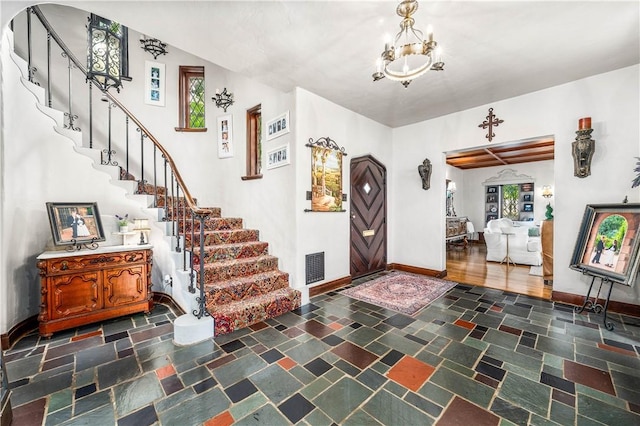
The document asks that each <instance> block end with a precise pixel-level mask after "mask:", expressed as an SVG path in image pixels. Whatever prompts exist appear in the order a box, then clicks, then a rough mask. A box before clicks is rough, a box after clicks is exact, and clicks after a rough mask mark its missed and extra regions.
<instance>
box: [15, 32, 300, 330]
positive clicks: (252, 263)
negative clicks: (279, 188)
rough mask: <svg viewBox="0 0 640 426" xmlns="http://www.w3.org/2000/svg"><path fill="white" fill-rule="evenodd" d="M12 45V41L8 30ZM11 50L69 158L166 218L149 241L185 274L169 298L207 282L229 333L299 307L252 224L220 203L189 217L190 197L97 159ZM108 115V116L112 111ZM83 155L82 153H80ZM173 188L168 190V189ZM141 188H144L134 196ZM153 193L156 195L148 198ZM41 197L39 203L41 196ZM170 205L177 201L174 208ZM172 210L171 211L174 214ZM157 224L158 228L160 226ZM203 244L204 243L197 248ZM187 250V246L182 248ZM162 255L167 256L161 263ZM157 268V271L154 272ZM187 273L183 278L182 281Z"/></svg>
mask: <svg viewBox="0 0 640 426" xmlns="http://www.w3.org/2000/svg"><path fill="white" fill-rule="evenodd" d="M49 29H50V28H49ZM52 34H53V35H54V36H53V38H54V40H56V42H57V35H55V32H54V31H52ZM58 44H60V43H58ZM10 45H11V46H13V36H12V35H11V41H10ZM65 52H67V51H65ZM67 54H68V52H67ZM12 57H13V58H15V59H14V62H15V63H16V65H17V66H18V68H19V70H20V74H21V75H22V77H23V84H24V85H25V87H26V88H27V89H28V90H29V91H31V92H33V94H34V95H36V98H37V100H36V102H37V104H38V107H37V108H38V109H39V110H40V112H42V113H43V114H45V115H48V116H51V117H52V118H54V117H55V118H54V120H55V121H56V125H55V126H54V130H52V131H55V132H57V133H58V134H61V135H63V136H65V137H66V138H68V139H70V140H71V141H73V145H74V148H73V150H74V151H75V153H74V154H73V157H68V158H67V161H79V162H81V163H82V162H84V164H86V163H87V160H86V157H89V158H91V159H92V161H93V170H86V171H85V173H91V174H93V173H96V174H99V175H100V176H102V177H104V175H103V173H107V174H108V175H109V176H111V177H112V178H113V180H111V181H109V182H108V183H106V186H109V187H110V186H113V187H117V188H119V189H122V188H125V190H126V191H127V194H124V193H122V192H121V191H117V190H115V191H111V190H106V191H104V192H105V193H108V194H109V197H111V198H112V199H113V198H116V197H122V198H123V200H122V201H121V202H118V201H116V202H114V204H121V205H126V206H128V207H130V206H131V205H132V203H133V204H134V205H135V204H138V203H139V204H138V205H139V206H140V208H141V209H142V211H144V212H145V213H147V214H149V215H150V217H153V219H154V220H156V221H158V222H159V223H160V225H161V224H162V223H163V222H164V223H166V224H167V226H165V227H164V229H165V231H166V237H163V238H159V239H157V240H156V241H157V242H154V245H155V246H156V247H155V248H154V252H155V251H158V253H160V252H162V253H167V254H168V253H169V252H170V251H171V250H173V254H172V255H171V256H168V257H167V256H157V257H156V256H154V270H156V272H160V274H159V275H160V276H163V275H164V274H169V275H171V276H174V277H176V276H177V277H178V279H179V280H180V281H182V282H181V283H180V284H179V285H176V283H174V287H173V289H171V290H169V291H171V292H173V295H174V299H176V294H177V292H180V294H181V295H183V294H188V296H187V299H182V301H183V303H186V304H189V303H191V300H192V299H195V296H196V295H191V294H189V293H188V292H187V289H186V287H187V285H188V284H189V281H190V282H191V283H192V284H193V286H194V287H196V289H197V290H196V293H197V292H199V291H198V290H200V286H203V287H204V299H205V307H206V310H207V311H208V313H209V314H210V315H211V316H212V317H213V319H214V325H215V329H214V330H213V331H214V335H220V334H226V333H231V332H233V331H235V330H238V329H241V328H244V327H248V326H250V325H252V324H255V323H258V322H261V321H265V320H267V319H269V318H273V317H276V316H278V315H281V314H284V313H286V312H288V311H291V310H293V309H297V308H298V307H300V303H301V294H300V292H299V291H297V290H295V289H292V288H290V287H289V275H288V274H287V273H285V272H282V271H280V270H279V269H278V259H277V258H276V257H274V256H271V255H269V253H268V243H266V242H261V241H259V233H258V231H257V230H250V229H245V228H243V221H242V219H240V218H223V217H221V211H220V209H219V208H207V209H206V211H207V212H210V214H209V215H208V216H206V218H205V219H204V221H203V222H200V221H199V220H194V221H192V220H191V217H192V216H191V215H192V214H193V213H192V212H195V211H198V209H200V208H199V207H194V203H196V200H195V199H193V198H189V199H188V200H187V199H186V198H184V197H175V198H174V197H172V196H169V195H168V194H167V189H166V186H160V184H157V185H158V186H154V185H150V184H140V183H136V182H135V181H136V179H135V177H134V176H133V175H131V174H129V173H127V172H126V171H124V170H123V169H122V168H120V167H119V166H117V165H109V164H107V165H105V164H104V163H102V162H101V155H100V153H101V151H102V152H105V150H104V149H103V150H101V149H100V148H93V149H92V148H86V147H83V146H82V136H81V132H77V131H71V130H68V129H65V128H64V127H65V126H64V121H63V112H61V111H57V110H55V109H52V108H47V107H42V106H41V105H44V104H45V90H44V87H40V86H37V85H35V84H33V83H32V82H30V81H28V79H27V78H28V68H29V67H28V64H27V63H26V62H25V61H24V60H23V59H22V58H19V57H18V56H17V55H16V54H15V52H12ZM68 57H69V58H72V55H71V54H68ZM74 62H76V67H75V68H76V69H80V70H82V65H81V64H80V63H79V62H77V61H74ZM83 72H84V71H83ZM104 95H105V96H108V97H109V99H110V100H111V102H117V100H116V98H113V96H112V95H111V94H109V93H106V92H105V93H104ZM119 109H120V110H121V111H125V113H126V114H127V116H128V117H129V118H130V119H131V120H132V121H133V122H134V123H135V124H136V125H137V127H138V131H140V132H141V134H142V133H144V134H145V135H146V136H148V140H151V141H152V142H153V143H154V144H156V146H155V147H156V148H158V149H159V150H161V151H162V154H163V155H164V157H163V158H166V159H167V160H166V161H168V163H169V164H170V166H171V167H174V166H173V164H174V163H173V160H171V158H170V156H169V153H167V152H166V151H164V148H162V147H161V145H159V143H158V142H157V141H156V139H155V137H153V136H152V135H151V134H150V133H149V132H148V130H147V129H146V128H144V126H143V125H142V123H139V121H138V120H137V119H136V118H135V117H134V116H133V115H131V114H130V113H129V112H128V111H127V110H126V109H125V108H124V106H122V105H121V104H119ZM95 119H96V118H95V117H94V120H95ZM110 122H111V117H110V116H109V123H110ZM109 146H110V145H109ZM109 149H110V148H109ZM83 156H84V157H85V158H82V157H83ZM101 163H102V164H101ZM127 164H128V162H127ZM166 164H167V163H165V167H166ZM170 173H171V182H172V183H171V185H173V182H174V179H173V178H174V177H175V181H176V182H177V184H178V185H180V186H181V188H180V190H181V193H182V194H183V195H184V194H185V192H187V193H188V191H186V188H185V187H184V186H183V182H182V181H181V178H180V176H179V173H178V172H177V170H174V169H171V170H170ZM141 174H144V173H141ZM85 176H86V175H85ZM165 179H166V169H165ZM103 181H104V179H103ZM71 189H72V188H70V190H71ZM105 189H106V187H105ZM170 193H173V192H172V191H170ZM113 194H118V195H113ZM121 194H122V195H121ZM138 194H142V195H141V196H137V195H138ZM134 195H136V196H134ZM189 197H190V195H189ZM125 199H126V200H125ZM152 199H153V201H151V200H152ZM134 200H135V201H134ZM150 203H151V205H150ZM42 205H43V206H44V202H43V203H42ZM174 206H178V208H175V207H174ZM157 209H160V210H164V214H162V213H161V214H160V215H159V217H158V211H157ZM200 210H204V209H200ZM174 211H175V213H176V215H175V216H174V214H173V213H174ZM185 215H186V216H185ZM201 223H202V226H203V227H204V232H203V235H204V240H203V241H202V242H203V243H204V244H203V245H201V241H200V227H201ZM159 227H160V228H163V227H162V226H159ZM192 228H193V229H192ZM201 247H203V248H202V249H201ZM185 251H186V253H184V252H185ZM185 255H186V262H185V263H186V265H185V266H183V262H182V259H183V256H185ZM159 262H164V263H163V264H159ZM201 262H202V264H203V265H204V274H203V277H202V278H203V280H201V279H200V278H201V277H200V272H199V271H200V265H201ZM165 263H166V264H165ZM178 265H179V266H178ZM190 266H191V267H192V268H193V269H191V271H193V272H191V271H190V270H189V267H190ZM180 272H182V274H180ZM156 275H158V274H157V273H156ZM185 281H186V284H185V283H184V282H185ZM201 283H202V284H201ZM156 284H158V283H156ZM183 284H184V285H183ZM176 300H177V299H176ZM184 300H186V302H184ZM182 307H183V308H185V310H187V311H188V312H187V313H188V315H192V313H191V312H190V310H191V308H192V307H191V306H182Z"/></svg>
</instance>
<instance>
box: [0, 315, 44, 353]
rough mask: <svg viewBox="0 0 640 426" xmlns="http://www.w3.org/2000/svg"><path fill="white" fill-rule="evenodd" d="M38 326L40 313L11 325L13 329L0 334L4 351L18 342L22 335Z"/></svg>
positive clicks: (0, 341) (0, 343) (0, 344)
mask: <svg viewBox="0 0 640 426" xmlns="http://www.w3.org/2000/svg"><path fill="white" fill-rule="evenodd" d="M37 328H38V315H34V316H32V317H29V318H27V319H25V320H23V321H21V322H19V323H18V324H16V325H14V326H13V327H11V329H10V330H9V331H8V332H6V333H4V334H2V335H0V346H1V347H2V350H3V351H6V350H7V349H9V348H10V347H11V346H13V344H14V343H16V342H17V341H18V340H19V339H20V338H21V337H22V336H24V335H25V334H27V333H30V332H31V331H33V330H36V329H37Z"/></svg>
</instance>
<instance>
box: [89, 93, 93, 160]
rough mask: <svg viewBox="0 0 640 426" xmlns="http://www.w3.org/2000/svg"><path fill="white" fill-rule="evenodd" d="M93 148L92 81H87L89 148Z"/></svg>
mask: <svg viewBox="0 0 640 426" xmlns="http://www.w3.org/2000/svg"><path fill="white" fill-rule="evenodd" d="M91 148H93V82H91V81H89V149H91Z"/></svg>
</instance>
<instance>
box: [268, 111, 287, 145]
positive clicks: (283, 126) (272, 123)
mask: <svg viewBox="0 0 640 426" xmlns="http://www.w3.org/2000/svg"><path fill="white" fill-rule="evenodd" d="M289 127H290V123H289V111H287V112H285V113H284V114H280V115H279V116H277V117H276V118H274V119H273V120H269V121H267V140H271V139H275V138H277V137H280V136H282V135H284V134H286V133H289Z"/></svg>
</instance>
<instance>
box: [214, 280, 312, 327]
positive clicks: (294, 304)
mask: <svg viewBox="0 0 640 426" xmlns="http://www.w3.org/2000/svg"><path fill="white" fill-rule="evenodd" d="M299 307H300V292H299V291H298V290H294V289H292V288H289V287H286V288H281V289H278V290H275V291H272V292H269V293H267V294H263V295H261V296H257V297H252V298H250V299H245V300H240V301H238V302H232V303H228V304H226V305H222V306H216V305H213V304H211V305H210V306H207V308H208V309H209V312H210V313H211V315H212V316H213V318H214V320H215V326H214V327H215V335H216V336H219V335H221V334H228V333H231V332H233V331H235V330H238V329H241V328H245V327H248V326H250V325H252V324H256V323H258V322H261V321H265V320H267V319H269V318H274V317H277V316H280V315H282V314H285V313H287V312H289V311H292V310H294V309H297V308H299Z"/></svg>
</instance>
